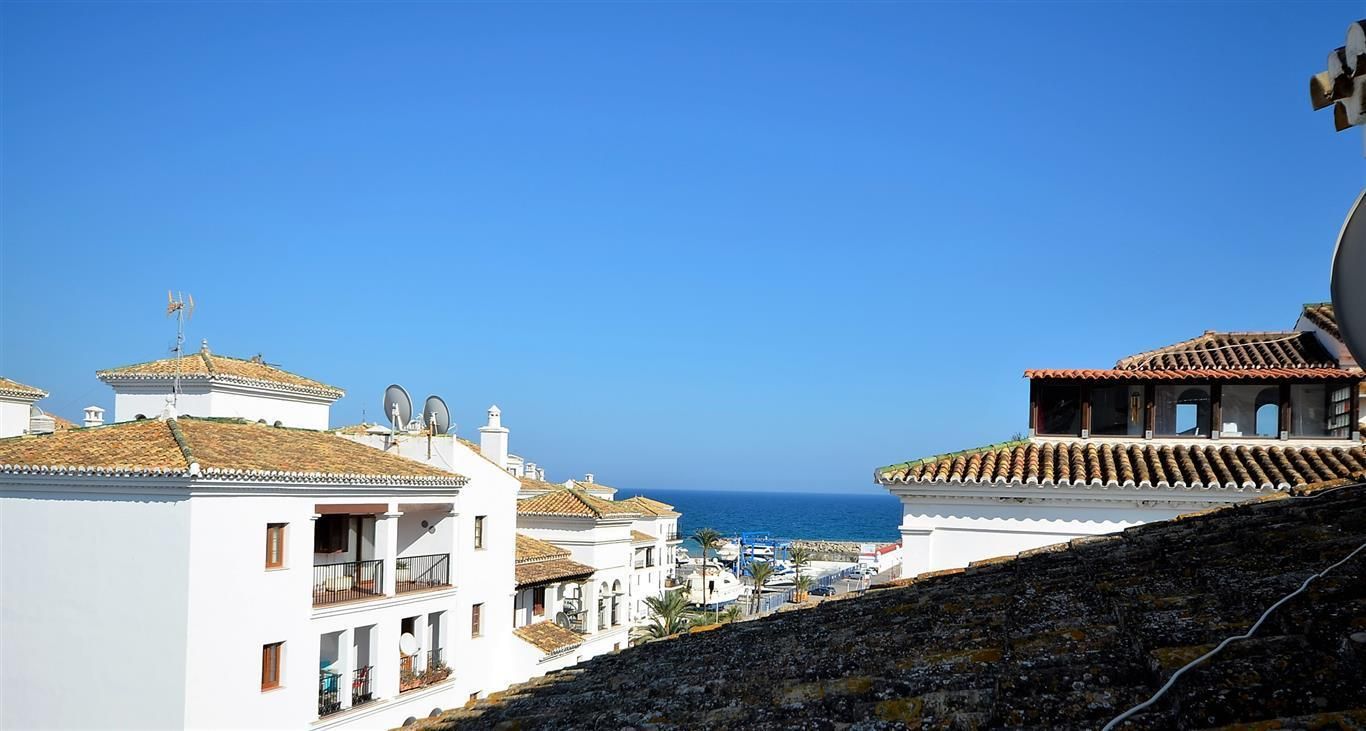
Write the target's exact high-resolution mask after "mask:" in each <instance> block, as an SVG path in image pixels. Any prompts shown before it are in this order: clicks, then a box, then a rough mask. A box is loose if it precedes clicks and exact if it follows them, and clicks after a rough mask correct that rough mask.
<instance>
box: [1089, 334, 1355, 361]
mask: <svg viewBox="0 0 1366 731" xmlns="http://www.w3.org/2000/svg"><path fill="white" fill-rule="evenodd" d="M1337 366H1338V363H1337V361H1336V360H1335V359H1334V358H1333V356H1331V355H1329V353H1328V351H1326V350H1324V349H1323V346H1322V345H1321V344H1320V343H1319V340H1318V338H1316V337H1314V334H1313V333H1308V332H1214V331H1213V330H1210V331H1207V332H1206V333H1205V334H1204V335H1201V336H1199V337H1195V338H1191V339H1190V340H1183V341H1181V342H1179V343H1175V344H1173V345H1168V346H1166V347H1163V348H1158V349H1157V350H1149V351H1147V352H1144V353H1138V354H1137V355H1131V356H1129V357H1127V358H1122V359H1120V361H1119V362H1118V363H1116V364H1115V368H1117V369H1123V370H1145V371H1146V370H1155V371H1162V370H1187V369H1192V368H1196V369H1220V370H1223V369H1234V370H1237V369H1257V368H1337Z"/></svg>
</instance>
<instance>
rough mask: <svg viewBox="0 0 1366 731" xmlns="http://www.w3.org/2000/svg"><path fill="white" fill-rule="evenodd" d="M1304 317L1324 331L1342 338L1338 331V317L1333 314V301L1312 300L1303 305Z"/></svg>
mask: <svg viewBox="0 0 1366 731" xmlns="http://www.w3.org/2000/svg"><path fill="white" fill-rule="evenodd" d="M1304 319H1306V320H1308V321H1310V322H1312V323H1314V324H1315V325H1317V326H1318V328H1319V329H1320V330H1322V331H1323V332H1324V333H1326V334H1328V335H1330V336H1331V337H1334V338H1337V339H1338V340H1339V341H1341V340H1342V333H1341V332H1339V331H1338V318H1337V317H1336V316H1335V315H1334V314H1333V303H1331V302H1314V303H1311V304H1307V305H1305V306H1304Z"/></svg>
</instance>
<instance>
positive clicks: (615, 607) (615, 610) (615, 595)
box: [612, 581, 621, 627]
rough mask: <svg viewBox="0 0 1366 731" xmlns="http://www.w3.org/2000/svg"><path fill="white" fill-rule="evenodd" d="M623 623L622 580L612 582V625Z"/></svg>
mask: <svg viewBox="0 0 1366 731" xmlns="http://www.w3.org/2000/svg"><path fill="white" fill-rule="evenodd" d="M619 624H621V581H614V582H612V626H613V627H616V626H617V625H619Z"/></svg>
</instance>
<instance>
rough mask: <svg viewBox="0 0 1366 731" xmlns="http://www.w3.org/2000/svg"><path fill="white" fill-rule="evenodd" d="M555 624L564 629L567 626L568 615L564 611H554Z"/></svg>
mask: <svg viewBox="0 0 1366 731" xmlns="http://www.w3.org/2000/svg"><path fill="white" fill-rule="evenodd" d="M555 624H558V625H560V626H561V627H564V628H566V629H568V628H569V615H568V614H565V613H564V612H555Z"/></svg>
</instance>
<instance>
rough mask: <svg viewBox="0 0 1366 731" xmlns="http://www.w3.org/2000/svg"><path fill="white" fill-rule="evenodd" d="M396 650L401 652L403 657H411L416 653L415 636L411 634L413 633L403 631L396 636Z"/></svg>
mask: <svg viewBox="0 0 1366 731" xmlns="http://www.w3.org/2000/svg"><path fill="white" fill-rule="evenodd" d="M398 651H399V652H401V653H403V655H404V657H412V656H413V655H416V654H417V638H416V637H414V636H413V633H411V632H404V633H403V634H402V635H401V636H400V637H399V638H398Z"/></svg>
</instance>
